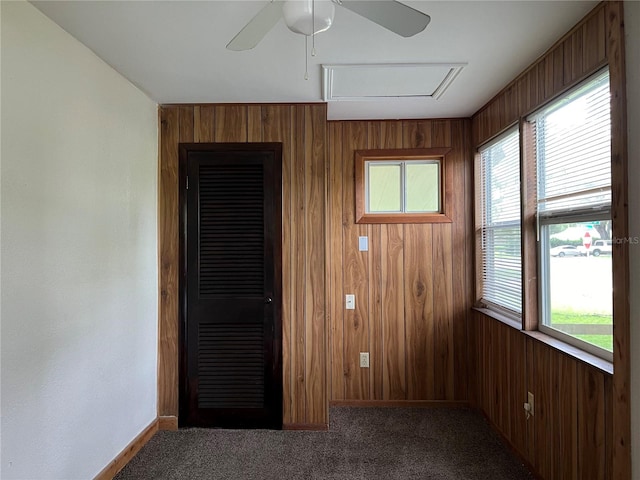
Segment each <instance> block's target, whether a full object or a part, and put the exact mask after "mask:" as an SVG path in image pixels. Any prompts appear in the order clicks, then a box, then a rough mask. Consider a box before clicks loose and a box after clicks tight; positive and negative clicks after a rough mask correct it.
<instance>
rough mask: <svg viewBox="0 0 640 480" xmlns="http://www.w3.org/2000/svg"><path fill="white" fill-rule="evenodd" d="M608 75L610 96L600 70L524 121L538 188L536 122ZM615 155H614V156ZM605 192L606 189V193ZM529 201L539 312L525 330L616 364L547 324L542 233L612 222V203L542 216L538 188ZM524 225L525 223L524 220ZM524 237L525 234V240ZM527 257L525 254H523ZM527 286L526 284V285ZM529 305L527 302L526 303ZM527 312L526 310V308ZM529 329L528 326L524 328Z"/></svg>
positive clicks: (546, 251) (529, 166)
mask: <svg viewBox="0 0 640 480" xmlns="http://www.w3.org/2000/svg"><path fill="white" fill-rule="evenodd" d="M605 71H608V75H609V88H610V95H611V94H612V93H611V92H612V85H611V72H610V71H609V69H608V66H607V67H604V68H601V69H599V70H597V71H595V72H593V73H592V74H591V75H589V76H588V77H587V78H585V79H583V80H582V81H580V82H578V83H577V84H575V85H574V86H573V87H572V88H570V89H568V90H566V91H564V92H563V93H562V95H560V96H558V97H556V98H554V99H553V100H551V101H550V102H547V103H545V104H544V105H541V106H540V107H539V108H537V109H536V110H535V111H533V112H531V113H530V114H529V115H527V116H526V118H523V119H522V128H521V129H520V130H521V141H522V142H523V144H524V145H525V151H523V152H522V154H521V155H522V156H523V159H524V164H523V169H526V170H527V172H531V171H533V172H535V178H536V182H535V183H536V185H538V181H539V180H538V177H539V165H538V144H537V140H536V134H535V133H534V124H535V121H536V118H537V117H539V116H540V115H541V113H542V112H545V111H547V113H548V112H549V111H551V112H552V111H553V110H554V109H557V108H561V104H562V103H563V102H566V101H567V98H568V97H571V96H572V95H573V94H574V93H575V92H577V91H579V90H580V89H582V88H584V87H585V86H586V85H588V84H589V83H590V82H592V81H594V80H596V79H597V78H598V77H600V76H601V75H602V74H603V73H604V72H605ZM609 113H610V118H612V115H613V114H612V112H611V110H610V111H609ZM611 154H613V152H611ZM610 166H611V167H610V168H611V175H612V180H611V184H610V185H609V187H608V190H609V191H610V192H612V191H613V162H612V159H610ZM588 190H589V189H584V190H580V191H579V192H574V193H572V194H570V195H572V196H573V195H579V194H580V192H586V191H588ZM605 190H606V189H605ZM528 194H529V195H530V197H528V198H527V197H525V196H523V197H522V200H521V201H522V202H523V205H524V202H529V203H531V204H533V205H535V207H534V208H533V212H530V213H531V214H532V215H533V218H534V226H533V232H532V233H533V236H534V237H535V256H536V276H537V280H538V281H537V282H535V283H536V285H535V287H534V288H535V290H534V292H533V293H535V294H536V296H537V299H535V300H536V301H535V306H536V308H537V312H536V319H535V322H531V323H530V325H529V327H530V328H525V329H526V330H537V331H539V332H540V333H542V334H545V335H548V336H550V337H552V338H555V339H557V340H559V341H561V342H564V343H566V344H568V345H571V346H573V347H575V348H577V349H579V350H581V351H583V352H585V353H588V354H591V355H594V356H596V357H598V358H600V359H603V360H605V361H607V362H612V361H613V352H611V351H609V350H606V349H604V348H601V347H599V346H597V345H594V344H592V343H589V342H587V341H585V340H581V339H579V338H577V337H575V336H572V335H570V334H567V333H564V332H562V331H560V330H558V329H555V328H553V327H552V326H549V325H547V324H545V323H549V321H550V313H551V310H550V309H551V307H550V301H551V294H550V277H549V269H550V258H549V257H550V248H551V247H550V244H549V243H548V242H547V241H546V237H545V236H544V235H543V229H546V228H548V227H549V226H550V225H557V224H562V223H582V222H590V221H601V220H612V217H613V200H612V201H611V202H610V203H608V204H606V203H605V204H597V205H596V204H594V205H591V206H587V207H584V208H565V209H559V210H553V211H548V212H541V211H540V210H539V208H538V188H535V189H534V191H531V192H529V193H528ZM523 224H524V220H523ZM524 235H525V233H524V231H523V236H524ZM523 254H524V252H523ZM613 266H614V262H613V255H612V272H611V275H612V282H613V276H614V272H613ZM523 285H524V284H523ZM525 301H526V300H525ZM614 303H615V302H614V299H613V292H612V305H613V304H614ZM523 308H524V306H523ZM612 324H613V311H612ZM525 327H526V326H525Z"/></svg>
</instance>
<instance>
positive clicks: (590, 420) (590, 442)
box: [577, 364, 606, 478]
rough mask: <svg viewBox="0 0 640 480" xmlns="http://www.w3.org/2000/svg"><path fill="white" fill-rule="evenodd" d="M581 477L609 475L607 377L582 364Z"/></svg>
mask: <svg viewBox="0 0 640 480" xmlns="http://www.w3.org/2000/svg"><path fill="white" fill-rule="evenodd" d="M577 373H578V420H577V422H578V451H579V452H580V453H579V456H578V478H605V476H604V475H605V462H606V461H605V428H604V419H605V415H604V403H605V399H604V377H603V374H602V373H600V372H596V371H595V370H594V369H593V368H591V367H589V366H587V365H584V364H578V372H577Z"/></svg>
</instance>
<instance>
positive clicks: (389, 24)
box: [227, 0, 431, 51]
mask: <svg viewBox="0 0 640 480" xmlns="http://www.w3.org/2000/svg"><path fill="white" fill-rule="evenodd" d="M334 4H337V5H339V6H341V7H344V8H346V9H348V10H351V11H352V12H355V13H357V14H358V15H361V16H363V17H364V18H366V19H368V20H371V21H372V22H374V23H377V24H378V25H380V26H382V27H384V28H386V29H388V30H391V31H392V32H394V33H397V34H398V35H400V36H402V37H411V36H413V35H415V34H416V33H419V32H421V31H422V30H424V29H425V28H426V26H427V25H428V24H429V21H431V17H429V15H427V14H425V13H422V12H420V11H418V10H416V9H414V8H411V7H409V6H407V5H404V4H402V3H400V2H397V1H395V0H286V1H282V0H271V1H270V2H269V3H268V4H267V5H265V6H264V7H263V8H262V10H260V11H259V12H258V13H257V15H256V16H255V17H253V18H252V19H251V20H250V21H249V23H247V24H246V25H245V26H244V28H243V29H242V30H240V32H239V33H238V34H237V35H236V36H235V37H233V39H232V40H231V41H230V42H229V44H228V45H227V48H228V49H229V50H236V51H239V50H249V49H252V48H253V47H255V46H256V45H257V44H258V43H259V42H260V40H262V38H263V37H264V36H265V35H266V34H267V33H268V32H269V30H271V29H272V28H273V27H274V25H275V24H276V23H277V22H278V20H280V18H284V21H285V23H286V24H287V27H288V28H289V30H291V31H293V32H295V33H299V34H302V35H306V36H311V35H315V34H316V33H320V32H324V31H325V30H327V29H328V28H329V27H331V24H332V23H333V17H334V13H335V7H334Z"/></svg>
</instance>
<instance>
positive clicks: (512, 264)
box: [478, 128, 522, 317]
mask: <svg viewBox="0 0 640 480" xmlns="http://www.w3.org/2000/svg"><path fill="white" fill-rule="evenodd" d="M478 172H479V178H478V183H479V187H480V188H479V190H480V199H479V202H478V205H479V207H480V211H479V212H478V213H479V219H480V225H479V227H480V228H479V229H478V233H479V235H480V239H479V240H480V249H481V258H482V287H481V292H480V295H481V302H482V303H483V304H485V305H486V306H487V307H489V308H494V309H496V310H499V311H503V313H507V314H511V315H512V316H514V317H515V316H519V315H520V313H521V312H522V257H521V254H520V249H521V243H520V141H519V132H518V129H517V128H516V129H514V130H512V131H510V132H508V133H507V134H505V135H504V136H502V137H500V138H498V139H496V141H494V142H492V143H490V144H488V145H486V146H484V147H483V148H481V149H480V155H479V169H478Z"/></svg>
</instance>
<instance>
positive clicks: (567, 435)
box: [549, 351, 578, 480]
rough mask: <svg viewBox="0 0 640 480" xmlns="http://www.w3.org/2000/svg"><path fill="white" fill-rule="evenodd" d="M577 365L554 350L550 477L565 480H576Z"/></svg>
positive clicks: (552, 360)
mask: <svg viewBox="0 0 640 480" xmlns="http://www.w3.org/2000/svg"><path fill="white" fill-rule="evenodd" d="M576 365H577V363H576V361H575V360H573V359H571V358H569V357H567V356H566V355H564V354H561V353H558V352H555V351H554V352H553V355H552V357H551V369H550V370H549V373H550V374H551V375H552V376H553V380H554V385H553V395H552V400H553V403H552V405H553V406H552V414H553V417H554V419H553V425H555V426H556V429H557V433H556V438H557V446H556V447H555V448H554V450H553V453H554V468H553V476H554V478H563V479H567V480H578V471H577V466H578V465H577V464H578V441H577V436H578V425H577V421H578V414H577V409H576V405H577V391H576V387H577V380H576Z"/></svg>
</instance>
